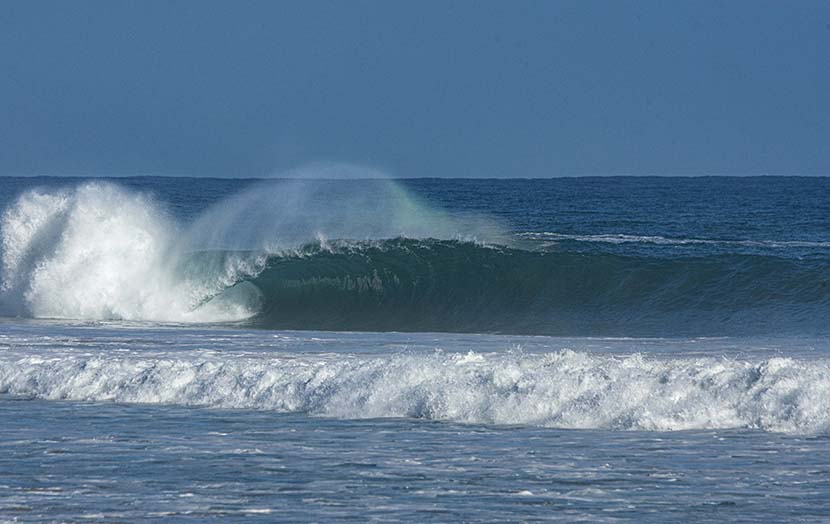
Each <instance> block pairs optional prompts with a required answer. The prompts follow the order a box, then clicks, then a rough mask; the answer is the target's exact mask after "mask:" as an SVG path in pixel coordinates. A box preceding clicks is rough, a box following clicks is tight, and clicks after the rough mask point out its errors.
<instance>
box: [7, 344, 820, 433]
mask: <svg viewBox="0 0 830 524" xmlns="http://www.w3.org/2000/svg"><path fill="white" fill-rule="evenodd" d="M828 377H830V362H828V361H827V360H809V361H806V360H805V361H802V360H796V359H790V358H769V359H762V360H727V359H722V358H709V357H704V358H677V359H657V358H647V357H644V356H642V355H633V356H626V357H614V356H603V355H596V354H588V353H578V352H574V351H570V350H561V351H557V352H552V353H547V354H523V353H521V352H516V351H513V352H506V353H475V352H470V353H467V354H451V353H443V352H435V353H431V354H395V355H386V356H371V355H353V354H352V355H348V354H323V355H308V354H273V353H272V354H270V355H268V356H265V357H262V356H260V357H253V356H240V355H234V354H231V355H230V356H228V355H223V354H222V353H216V352H178V353H161V354H152V355H140V354H139V355H133V356H130V355H129V354H128V353H119V354H107V353H102V354H89V353H86V354H84V353H83V352H80V353H79V354H74V355H52V354H49V353H46V354H40V355H32V354H31V353H15V352H12V351H7V352H3V353H2V354H0V393H3V394H11V395H16V396H24V397H34V398H42V399H68V400H76V401H115V402H129V403H149V404H178V405H188V406H209V407H221V408H242V409H262V410H274V411H279V412H302V413H309V414H312V415H322V416H330V417H337V418H377V417H414V418H422V419H430V420H443V421H453V422H462V423H481V424H522V425H539V426H546V427H556V428H602V429H619V430H691V429H725V428H754V429H760V430H765V431H776V432H788V433H824V432H827V431H828V429H830V378H828Z"/></svg>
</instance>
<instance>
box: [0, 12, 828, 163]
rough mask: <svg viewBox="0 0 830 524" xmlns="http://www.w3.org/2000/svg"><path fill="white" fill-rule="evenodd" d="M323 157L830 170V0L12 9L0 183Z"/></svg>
mask: <svg viewBox="0 0 830 524" xmlns="http://www.w3.org/2000/svg"><path fill="white" fill-rule="evenodd" d="M308 164H312V165H349V166H358V168H357V169H358V171H359V170H360V169H362V167H360V166H366V169H367V170H371V171H372V172H382V173H387V174H389V175H391V176H396V177H501V178H510V177H552V176H576V175H613V174H628V175H649V174H652V175H704V174H733V175H746V174H800V175H830V2H827V1H824V0H822V1H816V2H813V1H806V0H805V1H797V0H794V1H792V2H784V1H777V0H776V1H764V0H753V1H740V0H731V1H723V2H719V1H679V0H678V1H670V2H666V1H649V0H637V1H623V0H620V1H592V0H578V1H555V0H548V1H527V0H525V1H507V0H503V1H498V2H494V1H462V0H454V1H438V2H434V1H417V2H415V1H409V2H402V1H371V2H369V1H360V0H350V1H336V2H329V1H287V0H286V1H261V2H259V1H225V2H216V1H211V0H198V1H195V0H194V1H173V0H169V1H163V2H162V1H153V0H144V1H141V2H136V1H132V0H130V1H123V0H86V1H75V2H67V1H62V0H61V1H57V0H56V1H41V0H6V1H4V2H3V4H2V10H0V176H8V175H34V174H46V175H108V176H121V175H137V174H151V175H190V176H216V177H252V176H253V177H256V176H275V175H279V174H282V173H286V172H291V170H296V169H297V168H298V167H301V166H304V165H308Z"/></svg>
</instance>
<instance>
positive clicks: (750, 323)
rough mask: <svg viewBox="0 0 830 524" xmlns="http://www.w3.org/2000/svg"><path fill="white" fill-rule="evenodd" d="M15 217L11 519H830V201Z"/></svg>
mask: <svg viewBox="0 0 830 524" xmlns="http://www.w3.org/2000/svg"><path fill="white" fill-rule="evenodd" d="M0 212H2V218H0V241H1V243H0V258H2V265H0V522H3V523H7V522H72V523H75V522H107V523H110V522H125V523H135V522H165V523H166V522H174V523H175V522H241V521H245V522H343V521H351V522H397V521H409V522H498V521H503V522H541V521H546V522H547V521H562V522H637V523H649V522H753V523H754V522H828V521H830V322H829V321H830V178H820V177H816V178H798V177H792V178H788V177H746V178H743V177H742V178H734V177H701V178H674V177H647V178H629V177H620V178H617V177H611V178H561V179H548V180H484V179H480V180H440V179H418V180H336V181H325V180H300V181H298V180H226V179H199V178H153V177H135V178H119V179H78V178H74V179H73V178H0Z"/></svg>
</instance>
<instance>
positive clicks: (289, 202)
mask: <svg viewBox="0 0 830 524" xmlns="http://www.w3.org/2000/svg"><path fill="white" fill-rule="evenodd" d="M367 184H368V185H367ZM0 229H2V231H1V233H0V234H1V235H2V236H1V238H2V289H0V301H2V302H0V313H2V314H6V315H19V316H31V317H39V318H72V319H91V320H108V319H123V320H136V321H157V322H219V323H221V322H225V323H227V322H244V323H245V324H246V325H253V326H257V327H267V328H287V329H330V330H381V331H456V332H457V331H461V332H482V333H484V332H500V333H524V334H549V335H626V336H629V335H634V336H644V335H646V336H647V335H664V334H669V335H688V334H702V335H720V334H741V333H788V332H798V333H827V331H828V328H829V327H830V326H828V324H827V319H828V316H829V314H830V260H828V259H827V258H826V257H800V258H799V257H780V256H776V255H774V254H769V253H767V254H742V253H709V254H704V255H698V256H677V257H665V256H661V257H656V256H635V255H632V254H629V255H622V254H612V253H602V252H590V253H579V252H568V251H564V250H555V249H554V250H543V249H541V250H526V249H519V248H516V247H508V246H506V245H502V244H504V243H509V241H504V239H505V238H506V236H505V235H504V233H503V232H502V231H501V230H500V229H499V228H498V227H497V225H496V224H494V223H493V222H492V221H488V220H486V219H484V218H482V217H477V216H471V215H467V216H459V215H450V214H448V213H445V212H440V211H436V210H431V209H429V208H427V207H426V206H424V205H422V204H420V203H419V202H418V201H417V200H416V199H414V198H412V197H411V196H409V195H408V194H406V193H405V192H404V191H403V190H402V189H400V188H399V187H397V186H396V185H395V184H394V183H393V182H390V181H372V182H364V184H363V185H360V186H358V185H357V184H354V183H350V182H348V181H345V182H342V183H340V184H339V185H338V184H335V185H332V183H331V182H328V183H318V182H292V183H287V182H282V183H279V184H271V185H263V186H259V187H256V188H254V189H252V190H250V191H248V192H246V193H244V194H242V195H237V196H235V197H233V198H230V199H228V200H226V201H224V202H223V203H221V204H220V205H218V206H215V207H213V208H211V209H209V210H208V211H206V212H205V213H204V214H203V215H202V216H200V217H198V218H197V219H196V220H194V221H193V222H192V223H189V224H181V223H179V222H177V221H176V220H175V219H173V218H172V216H171V214H170V213H169V212H168V211H167V210H166V208H165V207H164V206H163V205H161V204H159V203H158V202H156V201H154V200H153V199H152V198H151V197H150V196H148V195H146V194H139V193H132V192H128V191H125V190H123V189H121V188H119V187H117V186H115V185H112V184H102V183H86V184H82V185H80V186H78V187H74V188H68V189H63V190H51V191H39V190H33V191H29V192H27V193H24V194H22V195H21V196H20V197H19V198H18V199H17V201H16V202H14V203H13V204H12V205H11V206H9V207H8V208H7V209H6V210H5V211H4V213H3V216H2V224H0ZM548 236H549V235H548ZM592 238H593V237H592ZM637 238H638V239H639V240H638V241H642V239H641V238H640V237H637ZM492 239H497V242H498V243H494V242H493V241H492ZM594 240H596V239H594ZM612 240H613V241H628V240H629V239H619V238H616V237H615V239H611V240H608V241H612ZM652 240H654V239H652ZM601 241H606V240H601ZM654 241H657V240H654Z"/></svg>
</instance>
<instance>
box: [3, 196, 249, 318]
mask: <svg viewBox="0 0 830 524" xmlns="http://www.w3.org/2000/svg"><path fill="white" fill-rule="evenodd" d="M0 238H2V268H3V271H2V293H3V294H2V297H0V298H2V300H3V305H4V306H6V308H15V309H17V311H15V312H16V313H18V314H19V313H21V311H20V310H22V312H23V313H26V314H30V315H32V316H35V317H46V318H76V319H96V320H100V319H124V320H156V321H177V322H182V321H219V320H238V319H240V318H245V317H246V316H250V315H251V314H253V313H252V312H251V311H249V310H248V309H246V304H245V303H244V302H242V303H229V302H227V301H225V302H222V301H217V302H216V303H208V307H197V306H199V305H201V304H202V303H203V302H205V301H206V300H207V299H209V298H210V297H211V296H213V295H215V294H217V293H219V292H221V291H222V290H223V289H224V288H225V287H227V286H228V285H231V284H233V283H234V282H235V280H236V279H238V278H239V275H240V274H249V273H252V272H255V271H257V269H258V268H257V267H255V266H256V264H257V261H256V260H247V259H242V258H240V257H235V258H234V257H229V258H228V260H227V261H226V262H225V264H224V266H223V267H221V268H219V271H215V272H214V273H213V274H211V275H209V278H202V279H193V278H182V277H180V276H179V275H178V274H177V273H176V271H175V269H176V264H177V263H178V261H179V257H180V255H181V251H180V250H179V249H178V248H179V245H178V240H179V238H180V237H179V228H178V226H177V224H176V223H175V222H174V221H172V220H170V219H169V218H167V216H166V213H165V212H164V210H163V209H162V208H160V207H159V206H158V205H157V204H155V203H154V202H153V201H152V200H151V199H149V198H148V197H147V196H145V195H142V194H136V193H130V192H127V191H125V190H122V189H120V188H118V187H117V186H115V185H112V184H107V183H87V184H82V185H80V186H78V187H76V188H73V189H68V190H61V191H55V192H52V193H45V192H41V191H37V190H34V191H30V192H27V193H24V194H23V195H22V196H21V197H20V198H19V199H18V200H17V201H16V202H15V204H14V205H12V206H11V207H9V208H8V209H7V210H6V211H5V212H4V213H3V217H2V223H0Z"/></svg>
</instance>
